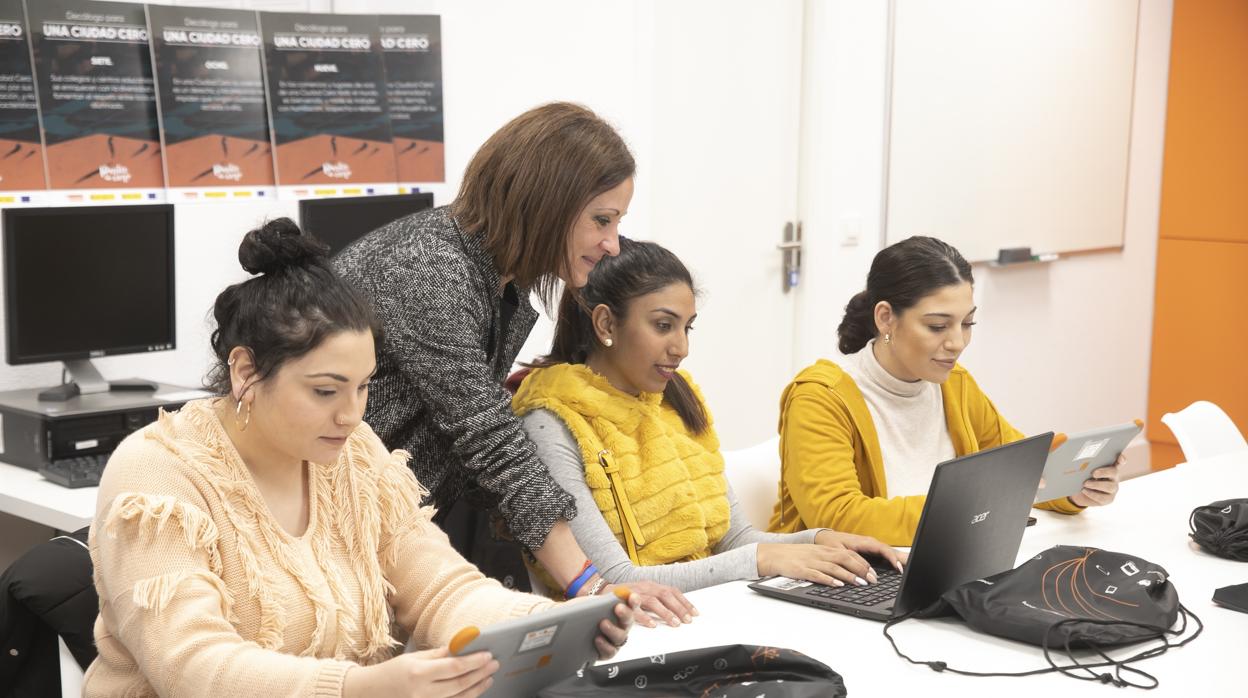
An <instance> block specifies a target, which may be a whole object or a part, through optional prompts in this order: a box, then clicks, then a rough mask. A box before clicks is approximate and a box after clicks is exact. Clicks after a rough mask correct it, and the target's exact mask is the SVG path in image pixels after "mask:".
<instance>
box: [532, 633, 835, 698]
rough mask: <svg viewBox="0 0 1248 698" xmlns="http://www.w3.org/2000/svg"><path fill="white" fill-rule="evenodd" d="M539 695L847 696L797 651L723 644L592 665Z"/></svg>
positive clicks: (824, 669)
mask: <svg viewBox="0 0 1248 698" xmlns="http://www.w3.org/2000/svg"><path fill="white" fill-rule="evenodd" d="M745 683H749V685H748V686H746V685H743V684H745ZM537 695H538V698H581V697H582V696H585V697H588V698H607V697H608V696H612V697H614V696H619V697H620V698H624V697H626V696H649V697H650V698H654V697H656V696H710V695H713V696H716V698H720V697H723V698H755V696H760V695H766V696H767V698H839V697H841V696H844V695H845V682H844V681H843V680H842V679H841V676H840V674H837V673H836V672H835V671H832V669H830V668H828V666H827V665H826V664H824V663H823V662H819V661H816V660H814V659H811V658H810V657H807V656H806V655H804V654H802V653H801V652H794V651H793V650H787V649H782V648H780V647H756V646H754V645H721V646H719V647H703V648H701V649H696V650H686V651H684V652H673V653H671V654H658V655H655V656H653V657H645V658H642V659H632V660H629V661H627V662H617V663H615V664H606V665H603V666H596V667H591V668H588V669H585V670H584V671H583V672H581V673H580V674H578V675H577V676H574V677H572V678H569V679H565V680H563V681H560V682H559V683H557V684H555V685H554V686H550V687H548V688H545V689H543V690H542V692H541V693H539V694H537Z"/></svg>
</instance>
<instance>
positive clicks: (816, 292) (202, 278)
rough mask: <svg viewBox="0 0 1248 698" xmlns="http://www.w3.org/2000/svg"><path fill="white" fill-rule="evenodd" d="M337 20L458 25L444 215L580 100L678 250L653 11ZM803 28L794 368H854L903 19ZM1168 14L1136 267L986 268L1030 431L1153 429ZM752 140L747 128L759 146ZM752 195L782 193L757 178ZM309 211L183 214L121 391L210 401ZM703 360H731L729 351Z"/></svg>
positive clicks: (115, 373) (728, 160) (822, 22)
mask: <svg viewBox="0 0 1248 698" xmlns="http://www.w3.org/2000/svg"><path fill="white" fill-rule="evenodd" d="M310 4H311V5H315V4H317V3H315V2H312V3H310ZM320 4H323V3H320ZM333 5H334V7H335V9H336V10H337V11H339V12H396V13H421V12H433V13H438V14H441V15H442V17H443V31H444V41H445V45H446V46H447V47H448V49H447V52H446V55H445V56H444V79H445V83H446V91H445V100H446V104H445V106H446V135H447V150H446V152H447V176H448V180H449V181H448V182H447V183H446V184H445V185H440V186H435V187H432V189H433V190H434V192H435V195H436V196H437V198H438V201H439V202H440V203H444V202H446V201H448V200H449V198H450V197H451V196H452V195H453V192H454V191H455V187H456V185H457V183H458V179H459V177H460V174H461V172H462V170H463V167H464V165H465V163H466V162H467V159H468V158H469V157H470V156H471V154H472V152H473V151H475V149H476V147H477V146H478V145H479V144H480V143H481V142H482V141H483V140H484V139H485V138H486V137H487V136H488V135H489V134H490V133H492V132H493V131H494V130H495V129H496V128H497V127H498V126H499V125H501V124H502V123H503V122H505V121H506V120H507V119H509V118H511V117H512V116H514V115H516V114H518V113H519V112H521V111H523V110H524V109H526V108H528V107H530V106H533V105H535V104H538V103H541V102H544V101H549V100H554V99H571V100H575V101H580V102H583V103H586V104H588V105H590V106H591V107H593V108H594V109H595V110H597V111H598V112H599V113H601V114H603V115H605V116H606V117H607V118H609V119H611V120H612V121H614V122H615V123H616V124H617V126H618V127H619V129H620V131H621V132H622V133H623V135H624V136H625V138H626V139H627V140H628V141H629V143H630V145H631V146H632V148H633V150H634V152H635V154H636V155H637V160H638V165H639V173H638V193H637V195H636V197H635V199H634V202H633V205H632V211H631V213H630V215H629V217H628V219H626V223H625V225H624V226H623V230H624V232H625V233H626V234H632V235H635V236H637V237H650V238H654V239H659V240H660V241H661V240H662V239H663V236H662V234H661V226H662V224H663V221H659V220H655V219H654V217H653V213H652V207H653V203H652V201H653V199H654V198H655V196H656V192H654V191H652V190H649V189H648V188H647V187H649V186H650V184H649V182H652V181H653V180H654V179H656V177H655V176H654V173H653V171H652V170H651V169H649V168H650V167H651V163H652V162H653V161H655V160H656V159H658V158H656V157H655V155H656V154H655V152H654V139H655V136H654V133H655V130H656V127H655V123H656V122H660V121H662V119H663V118H664V117H663V110H664V107H663V105H662V104H661V103H659V102H658V101H656V99H655V95H656V94H658V92H657V91H656V90H655V89H654V88H653V86H652V84H651V83H652V81H653V79H654V75H655V74H656V71H662V70H663V65H664V61H665V57H667V56H669V55H671V54H672V52H674V51H675V50H676V48H675V47H670V46H664V45H656V39H655V37H656V32H655V28H654V21H655V17H656V16H659V15H658V14H657V13H656V10H655V5H654V3H653V2H639V3H625V2H606V1H602V0H599V1H590V2H580V1H577V0H543V1H542V2H538V3H510V2H493V1H490V0H456V1H440V0H423V1H415V0H413V1H402V0H373V1H358V2H342V1H339V2H335V3H333ZM318 9H319V8H318ZM759 11H766V10H765V9H762V8H760V9H759ZM805 12H806V14H807V17H808V21H807V35H806V37H805V40H806V51H807V63H806V67H805V68H804V74H803V80H804V81H805V85H806V89H805V100H806V103H805V104H804V107H803V122H802V127H801V137H802V139H803V143H804V146H803V160H802V163H801V173H802V177H801V181H802V189H801V190H800V192H799V196H800V201H801V203H800V208H801V211H802V213H801V215H802V218H803V219H804V221H805V228H806V239H807V243H808V244H807V250H806V253H805V255H804V261H805V267H806V268H805V271H804V274H803V283H802V286H801V288H800V289H799V292H798V293H799V304H800V306H801V311H800V313H799V317H801V318H803V320H801V321H800V322H799V326H798V329H797V332H796V343H795V349H794V352H793V353H794V356H793V357H792V363H793V365H794V367H800V366H802V365H805V364H806V363H809V362H810V361H812V360H813V359H814V358H816V357H819V356H835V355H836V353H835V345H836V342H835V328H836V324H837V323H838V322H839V320H840V317H841V312H842V308H843V306H844V304H845V302H846V300H848V298H849V296H850V295H852V293H853V292H855V291H857V290H858V289H860V288H861V286H862V284H863V283H864V281H865V277H866V270H867V267H868V266H869V263H870V259H871V257H872V256H873V255H874V253H875V251H876V250H877V249H879V244H878V241H879V239H880V217H881V216H880V212H881V209H882V203H883V200H882V196H883V180H884V178H883V162H884V153H885V151H884V148H885V147H886V144H885V142H884V134H885V132H886V129H885V116H886V113H887V79H886V78H887V55H888V47H887V34H888V32H887V23H888V14H887V4H886V3H861V2H852V1H850V0H830V1H827V2H820V1H816V0H811V1H809V2H807V3H806V7H805ZM1170 14H1171V1H1170V0H1143V2H1142V6H1141V12H1140V45H1139V61H1138V65H1137V89H1136V94H1135V117H1134V122H1133V132H1132V151H1131V174H1130V184H1129V194H1128V203H1127V231H1126V236H1125V239H1126V244H1125V248H1124V250H1123V251H1122V252H1121V253H1119V252H1113V253H1102V254H1093V255H1088V256H1085V257H1076V258H1070V259H1063V260H1061V261H1059V262H1057V263H1054V264H1051V265H1047V266H1037V267H1031V268H1020V269H1006V270H996V269H988V268H982V267H980V268H977V269H976V275H977V277H978V284H977V296H978V302H979V304H980V305H981V307H982V308H983V310H982V312H981V315H980V319H981V321H982V324H981V325H980V326H979V327H978V328H977V336H976V339H975V343H974V344H973V345H972V346H971V348H970V349H969V350H968V351H967V354H966V356H965V363H966V365H967V366H968V367H970V368H971V370H972V371H973V372H974V373H975V375H976V377H977V378H978V379H979V381H980V382H981V383H982V384H983V386H984V387H985V389H986V390H987V391H988V392H989V394H990V395H992V397H993V399H994V400H995V402H996V403H997V404H998V406H999V407H1000V408H1001V409H1002V410H1003V411H1004V412H1005V413H1006V414H1007V415H1009V417H1010V418H1011V419H1012V420H1013V421H1014V422H1015V423H1016V424H1017V425H1018V426H1019V427H1020V428H1022V429H1024V430H1027V431H1040V430H1044V429H1049V428H1056V429H1060V430H1074V429H1078V428H1083V427H1090V426H1094V425H1098V424H1102V423H1106V422H1109V421H1113V420H1121V419H1129V418H1133V417H1137V416H1142V415H1143V414H1144V411H1145V405H1146V394H1147V384H1146V381H1147V375H1148V374H1147V368H1148V355H1149V351H1148V347H1149V344H1150V332H1151V316H1152V299H1153V290H1152V289H1153V274H1154V264H1155V254H1156V235H1157V215H1158V208H1159V196H1160V173H1161V154H1162V135H1163V126H1164V124H1163V121H1164V113H1165V112H1164V109H1165V94H1166V93H1165V89H1166V75H1167V68H1168V56H1169V27H1170ZM666 34H672V32H666ZM724 40H725V41H740V40H743V37H724ZM751 49H752V50H767V48H766V47H761V46H752V47H751ZM722 118H732V115H731V114H723V115H722ZM748 130H749V128H748V124H747V125H743V127H742V132H743V133H747V132H748ZM733 157H734V156H733V150H732V149H731V148H725V149H724V151H723V154H722V155H721V156H720V159H718V160H710V161H702V162H693V163H686V164H684V165H683V167H684V169H685V170H687V172H688V173H689V176H696V175H697V173H698V172H699V171H710V170H721V169H731V168H733V167H734V159H733ZM672 166H673V167H674V166H675V165H674V164H672ZM669 179H670V178H669ZM753 186H757V187H760V188H764V187H769V186H771V187H775V186H781V184H778V183H775V182H767V181H759V182H754V183H753ZM669 194H670V193H669ZM738 194H739V193H737V192H725V194H724V200H725V204H726V205H737V203H736V202H737V201H738V200H739V199H737V198H736V197H738ZM667 198H668V199H671V198H672V197H671V196H670V195H669V196H668V197H667ZM294 211H295V206H294V204H293V203H292V202H273V203H270V204H267V205H265V204H255V203H248V204H243V203H232V204H229V205H215V206H214V205H208V204H197V205H191V204H180V205H179V206H178V214H177V225H178V238H177V258H178V269H177V273H178V346H179V348H178V349H177V350H175V351H172V352H164V353H154V354H146V355H140V356H131V357H110V358H107V359H103V360H99V361H98V362H97V363H98V365H99V368H100V369H101V371H102V372H103V373H104V375H105V376H106V377H109V378H121V377H127V376H132V375H134V376H145V377H150V378H155V379H159V380H163V381H167V382H173V383H180V384H187V385H195V384H198V382H199V380H200V378H201V377H202V375H203V373H204V371H205V369H206V367H207V359H208V352H207V336H208V325H207V323H206V322H205V318H206V316H207V313H208V311H209V310H210V307H211V302H212V299H213V298H214V297H215V295H216V294H217V293H218V292H219V291H220V289H221V288H223V287H224V286H225V285H227V284H229V283H233V282H235V281H238V280H240V279H242V278H244V273H243V272H242V271H241V269H239V267H238V264H237V260H236V257H235V255H236V251H237V243H238V240H239V239H240V237H241V235H242V233H244V232H245V231H246V230H247V229H248V228H250V227H252V226H254V225H256V224H257V223H258V222H260V221H261V220H263V219H264V218H265V217H266V216H275V215H293V213H294ZM780 223H782V221H777V225H779V224H780ZM656 233H657V234H656ZM847 234H853V235H856V236H857V239H858V244H857V245H856V246H852V247H843V246H842V245H841V243H842V241H843V238H844V237H845V236H846V235H847ZM685 254H686V257H687V259H686V261H687V262H688V263H689V265H690V266H691V267H693V268H695V269H696V268H698V267H710V266H712V265H715V263H716V261H715V260H716V254H715V249H714V247H713V246H712V245H708V246H707V247H706V248H705V249H704V250H702V251H689V252H686V253H685ZM708 290H709V291H710V292H711V293H713V292H714V289H713V288H712V289H708ZM1092 299H1096V302H1095V303H1093V302H1092ZM0 307H2V306H0ZM2 341H3V328H2V327H0V342H2ZM548 341H549V327H548V326H539V328H538V330H537V331H535V333H534V336H533V338H532V339H531V341H530V343H529V345H528V346H527V347H526V350H525V352H524V353H523V354H522V356H529V355H532V354H533V353H536V352H537V351H540V350H541V349H543V348H544V347H545V346H546V345H547V343H548ZM699 350H700V351H704V352H706V351H716V352H718V353H720V354H721V356H724V357H726V358H727V359H730V351H731V350H730V347H707V348H705V349H703V348H699ZM777 360H778V361H788V360H789V358H788V357H785V356H780V357H777ZM59 377H60V369H59V367H58V366H56V365H52V364H40V365H36V366H28V367H11V366H7V365H0V389H13V388H20V387H35V386H41V385H46V384H52V383H55V382H57V381H58V380H59ZM724 395H726V396H730V395H731V393H724ZM714 408H715V410H716V412H717V414H718V415H724V414H727V413H733V412H736V413H745V414H750V413H751V410H756V409H757V406H756V405H750V404H733V403H732V402H730V401H729V400H728V399H727V398H721V399H719V400H718V401H717V402H716V404H715V405H714Z"/></svg>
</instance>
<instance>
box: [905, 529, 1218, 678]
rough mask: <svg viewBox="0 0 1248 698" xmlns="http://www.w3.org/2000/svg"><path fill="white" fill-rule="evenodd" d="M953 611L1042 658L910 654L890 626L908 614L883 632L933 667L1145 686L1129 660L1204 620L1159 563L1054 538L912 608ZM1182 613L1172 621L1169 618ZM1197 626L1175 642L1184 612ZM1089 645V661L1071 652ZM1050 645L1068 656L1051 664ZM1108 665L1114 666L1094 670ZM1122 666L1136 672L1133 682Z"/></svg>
mask: <svg viewBox="0 0 1248 698" xmlns="http://www.w3.org/2000/svg"><path fill="white" fill-rule="evenodd" d="M949 612H952V613H955V614H957V615H958V616H960V617H961V618H962V620H963V621H965V622H966V624H967V625H969V626H970V627H972V628H974V629H975V630H978V631H979V632H982V633H987V634H989V635H995V636H998V637H1005V638H1009V639H1011V640H1018V641H1021V642H1026V643H1029V644H1032V645H1038V646H1040V647H1041V648H1043V649H1044V658H1045V660H1046V661H1047V662H1048V664H1049V666H1048V667H1046V668H1043V669H1036V670H1034V671H1026V672H1017V673H1002V672H995V673H981V672H972V671H964V670H960V669H953V668H951V667H949V666H948V665H947V664H945V663H944V662H940V661H917V660H914V659H911V658H910V657H908V656H906V655H905V654H903V653H902V652H901V650H899V649H898V648H897V642H896V641H895V640H894V639H893V637H892V635H891V634H889V629H890V628H891V627H892V626H894V625H896V624H897V623H899V622H901V621H904V620H906V619H907V618H908V617H911V616H903V617H901V618H897V619H894V620H891V621H889V622H888V623H886V624H885V626H884V635H885V637H887V638H888V640H889V642H891V643H892V644H893V650H894V651H896V652H897V654H898V655H899V656H901V657H902V658H903V659H906V660H907V661H910V662H912V663H914V664H926V665H927V666H929V667H930V668H932V669H933V670H935V671H949V672H953V673H956V674H963V675H967V676H1031V675H1034V674H1042V673H1048V672H1054V671H1057V672H1061V673H1063V674H1065V675H1067V676H1070V677H1072V678H1078V679H1084V680H1088V681H1101V682H1103V683H1112V684H1114V685H1116V686H1137V687H1140V688H1152V687H1154V686H1156V685H1157V679H1156V678H1154V677H1153V676H1152V675H1150V674H1148V673H1146V672H1144V671H1142V670H1140V669H1137V668H1135V667H1133V666H1130V665H1131V664H1134V663H1135V662H1139V661H1141V660H1143V659H1148V658H1149V657H1154V656H1156V655H1159V654H1161V653H1163V652H1165V651H1166V650H1168V649H1169V648H1171V647H1181V646H1183V645H1186V644H1187V643H1188V642H1191V641H1192V640H1194V639H1195V638H1196V637H1197V636H1198V635H1200V632H1201V630H1202V629H1203V625H1201V622H1200V619H1199V618H1197V617H1196V616H1195V614H1193V613H1191V612H1190V611H1188V610H1187V609H1186V608H1185V607H1184V606H1183V605H1182V604H1181V603H1179V595H1178V592H1177V591H1176V590H1175V588H1174V585H1172V584H1170V575H1169V574H1168V573H1167V572H1166V570H1165V568H1163V567H1161V566H1160V565H1156V564H1153V563H1151V562H1148V561H1146V560H1143V559H1140V558H1137V557H1134V556H1131V555H1124V554H1122V553H1115V552H1110V551H1108V550H1100V549H1097V548H1088V547H1081V546H1080V547H1076V546H1068V545H1058V546H1054V547H1052V548H1049V549H1048V550H1045V551H1044V552H1042V553H1040V554H1039V555H1037V556H1035V557H1034V558H1032V559H1030V560H1028V561H1027V562H1025V563H1023V564H1022V565H1019V566H1018V567H1016V568H1014V569H1012V570H1008V571H1006V572H1002V573H1000V574H996V575H993V576H991V577H986V578H984V579H977V580H975V581H972V582H967V583H966V584H963V585H961V586H959V587H956V588H954V589H951V590H949V591H947V592H945V594H944V595H943V596H942V597H941V598H940V600H939V601H938V602H936V604H934V605H933V606H932V607H931V608H928V609H924V610H923V611H920V612H919V613H917V614H914V615H918V616H923V617H927V616H933V615H941V614H947V613H949ZM1180 617H1182V621H1183V622H1182V624H1181V626H1180V627H1179V628H1177V629H1173V628H1174V625H1175V623H1176V622H1178V620H1179V619H1180ZM1188 617H1190V618H1191V619H1192V620H1194V621H1195V623H1196V631H1195V632H1194V633H1192V634H1191V635H1190V636H1188V637H1184V638H1183V639H1182V640H1180V641H1178V642H1172V641H1171V638H1172V637H1173V638H1179V637H1182V636H1183V635H1184V634H1185V632H1186V630H1187V619H1188ZM1146 641H1158V642H1160V643H1161V644H1159V645H1153V646H1151V647H1149V648H1147V649H1144V650H1142V651H1140V652H1138V653H1136V654H1134V655H1131V656H1129V657H1126V658H1124V659H1113V658H1111V657H1110V656H1109V655H1107V654H1105V652H1104V650H1105V649H1109V648H1113V647H1119V646H1123V645H1130V644H1135V643H1139V642H1146ZM1081 649H1090V650H1093V651H1095V653H1096V654H1098V655H1099V659H1093V660H1092V661H1091V662H1087V661H1082V662H1081V661H1079V660H1078V659H1076V657H1075V654H1074V650H1081ZM1055 651H1060V652H1062V653H1064V654H1066V655H1067V656H1068V658H1069V659H1070V663H1068V664H1058V663H1057V662H1056V661H1055V660H1054V657H1053V653H1054V652H1055ZM1110 666H1113V667H1114V668H1115V670H1114V673H1113V674H1109V673H1105V672H1100V671H1097V670H1098V669H1102V668H1105V667H1110ZM1124 672H1128V673H1131V674H1133V675H1134V676H1136V677H1139V678H1142V679H1144V680H1145V681H1146V683H1134V682H1132V681H1129V680H1127V679H1126V678H1124V676H1123V674H1124Z"/></svg>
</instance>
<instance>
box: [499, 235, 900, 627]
mask: <svg viewBox="0 0 1248 698" xmlns="http://www.w3.org/2000/svg"><path fill="white" fill-rule="evenodd" d="M696 313H697V311H696V307H695V300H694V291H693V281H692V278H691V277H690V275H689V271H688V269H686V268H685V265H684V264H682V263H681V261H680V260H679V259H678V258H677V257H676V256H675V255H674V254H672V253H671V252H669V251H668V250H666V249H664V248H663V247H661V246H659V245H656V244H654V243H651V242H639V241H635V240H626V239H623V238H621V239H620V254H619V256H617V257H614V258H607V259H603V260H602V261H600V262H599V263H598V265H597V266H596V267H595V268H594V270H593V271H591V272H590V274H589V281H588V283H587V284H586V285H585V286H584V287H583V288H582V289H581V290H580V293H579V295H578V294H577V293H576V292H575V291H565V293H564V297H563V300H562V303H561V305H560V308H559V318H558V323H557V325H556V328H555V339H554V343H553V346H552V347H551V353H550V354H549V355H548V356H546V357H544V358H543V359H542V360H541V361H540V362H539V365H540V366H541V367H540V368H535V369H533V370H532V372H531V373H530V374H529V375H528V376H527V377H526V378H525V379H524V382H523V383H522V384H521V385H520V388H519V390H517V392H516V395H515V397H514V398H513V400H512V408H513V409H514V410H515V411H516V413H517V414H519V415H521V417H522V422H523V424H524V428H525V430H526V431H527V432H528V434H529V438H530V439H532V440H533V443H535V444H536V445H537V449H538V455H539V456H541V458H542V460H543V462H545V464H546V467H547V468H549V469H550V472H551V475H553V476H554V478H555V481H556V482H558V483H559V486H560V487H563V488H564V489H565V490H567V491H568V493H570V494H572V495H573V496H574V497H575V498H576V500H577V512H578V514H577V517H576V518H575V519H573V520H572V522H571V524H572V532H573V534H574V535H575V536H576V540H577V543H579V544H580V546H581V548H582V549H583V550H584V551H585V552H586V553H587V554H588V555H589V556H590V559H591V560H592V561H593V563H594V565H595V566H596V567H597V569H598V570H599V571H600V572H601V574H602V576H603V578H604V579H606V580H607V581H610V582H617V583H618V582H628V581H630V580H633V579H653V580H655V581H657V582H659V583H661V584H668V585H671V586H674V587H676V588H678V589H681V590H684V591H689V590H693V589H698V588H701V587H705V586H710V585H713V584H719V583H721V582H726V581H731V580H735V579H745V578H752V577H758V576H762V575H772V574H778V575H785V576H789V577H797V578H800V579H807V580H811V581H815V582H820V583H824V584H832V585H836V586H841V585H843V584H845V583H851V584H855V583H856V584H866V583H868V582H869V581H875V573H874V572H873V571H872V569H871V566H870V565H869V564H867V562H866V561H865V560H864V559H863V557H862V555H860V553H873V554H876V555H880V556H882V557H884V558H886V559H887V560H889V561H890V563H891V564H893V565H896V566H897V567H898V568H900V566H901V562H900V560H899V558H898V555H897V552H896V551H894V550H893V549H892V548H889V547H888V546H886V545H884V544H882V543H880V542H879V541H877V540H875V539H874V538H868V537H866V536H854V535H846V534H841V533H837V532H836V531H832V530H828V529H819V530H808V531H803V532H801V533H795V534H780V535H778V534H771V533H766V532H762V531H758V530H756V529H754V528H753V527H751V526H750V524H749V522H748V521H746V520H745V518H744V515H743V514H742V512H741V510H740V508H739V507H738V506H737V504H736V497H735V495H734V494H733V492H732V490H731V488H730V487H729V486H728V481H727V479H726V478H725V477H724V459H723V456H722V455H721V454H720V452H719V439H718V438H717V436H716V434H715V429H714V427H713V426H712V423H711V416H710V412H709V411H708V410H707V409H706V405H705V404H704V402H703V400H702V396H701V393H700V392H699V391H698V390H697V388H696V387H694V385H693V383H692V381H691V380H690V379H689V376H688V374H686V373H685V372H684V371H679V370H677V368H678V366H679V364H680V362H681V361H682V360H684V358H685V357H686V356H687V355H688V353H689V332H690V330H691V329H692V324H693V319H694V316H695V315H696ZM778 475H779V473H777V476H778ZM677 601H678V602H679V601H681V599H677ZM684 603H686V604H687V601H685V602H684ZM669 606H670V604H669ZM690 609H691V610H692V607H690Z"/></svg>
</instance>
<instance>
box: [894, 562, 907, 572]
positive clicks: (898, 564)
mask: <svg viewBox="0 0 1248 698" xmlns="http://www.w3.org/2000/svg"><path fill="white" fill-rule="evenodd" d="M893 566H894V567H896V568H897V571H898V572H905V570H904V569H903V568H902V566H901V560H898V561H896V562H894V563H893Z"/></svg>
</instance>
